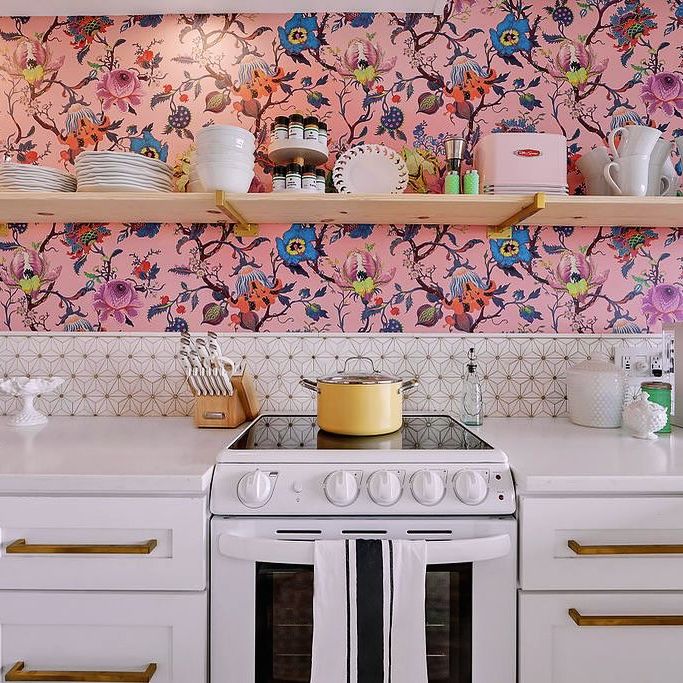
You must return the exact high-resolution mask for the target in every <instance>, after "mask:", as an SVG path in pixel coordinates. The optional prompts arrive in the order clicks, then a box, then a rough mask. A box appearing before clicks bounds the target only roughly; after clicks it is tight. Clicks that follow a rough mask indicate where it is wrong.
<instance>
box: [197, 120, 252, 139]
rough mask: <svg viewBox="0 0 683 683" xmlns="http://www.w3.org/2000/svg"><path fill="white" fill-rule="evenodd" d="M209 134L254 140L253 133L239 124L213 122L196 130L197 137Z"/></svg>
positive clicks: (208, 135) (209, 135)
mask: <svg viewBox="0 0 683 683" xmlns="http://www.w3.org/2000/svg"><path fill="white" fill-rule="evenodd" d="M211 136H231V137H233V138H242V139H243V140H250V141H251V142H255V141H256V138H255V137H254V134H253V133H252V132H251V131H250V130H247V129H246V128H242V127H241V126H226V125H224V124H214V125H213V126H204V127H203V128H200V129H199V131H197V138H204V137H211Z"/></svg>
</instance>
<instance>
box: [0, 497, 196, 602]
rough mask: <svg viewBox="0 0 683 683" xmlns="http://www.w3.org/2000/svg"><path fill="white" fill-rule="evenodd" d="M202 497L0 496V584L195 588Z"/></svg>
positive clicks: (20, 586)
mask: <svg viewBox="0 0 683 683" xmlns="http://www.w3.org/2000/svg"><path fill="white" fill-rule="evenodd" d="M206 507H207V506H206V499H205V498H154V497H149V498H113V497H111V498H90V497H64V498H59V497H37V496H36V497H7V498H0V539H1V546H0V589H49V590H149V591H154V590H203V589H205V588H206V576H207V568H206V561H207V560H206V533H207V511H206Z"/></svg>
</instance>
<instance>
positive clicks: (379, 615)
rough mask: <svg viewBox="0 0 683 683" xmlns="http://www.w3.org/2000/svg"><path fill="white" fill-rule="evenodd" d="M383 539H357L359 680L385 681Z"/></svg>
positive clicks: (379, 682)
mask: <svg viewBox="0 0 683 683" xmlns="http://www.w3.org/2000/svg"><path fill="white" fill-rule="evenodd" d="M383 569H384V567H383V562H382V541H376V540H365V539H358V540H356V606H357V607H356V609H357V633H358V683H382V681H384V633H383V631H384V629H383V625H384V618H383V615H384V612H383V606H384V576H383Z"/></svg>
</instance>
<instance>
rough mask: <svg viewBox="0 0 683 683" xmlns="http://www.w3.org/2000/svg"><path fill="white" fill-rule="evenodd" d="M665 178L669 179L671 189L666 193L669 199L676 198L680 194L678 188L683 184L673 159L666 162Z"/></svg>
mask: <svg viewBox="0 0 683 683" xmlns="http://www.w3.org/2000/svg"><path fill="white" fill-rule="evenodd" d="M664 177H665V178H668V179H669V183H670V184H669V189H668V190H667V191H666V192H665V193H664V194H665V196H667V197H675V196H676V195H677V194H678V187H679V185H680V184H681V178H680V176H679V175H678V173H676V168H675V166H674V162H673V161H672V160H671V157H669V158H668V159H666V160H665V161H664Z"/></svg>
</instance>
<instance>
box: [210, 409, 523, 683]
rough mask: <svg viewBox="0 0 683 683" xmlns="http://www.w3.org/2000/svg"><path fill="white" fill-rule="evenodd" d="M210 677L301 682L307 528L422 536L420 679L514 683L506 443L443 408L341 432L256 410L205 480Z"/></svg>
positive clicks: (322, 533) (225, 682)
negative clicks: (366, 430) (423, 669)
mask: <svg viewBox="0 0 683 683" xmlns="http://www.w3.org/2000/svg"><path fill="white" fill-rule="evenodd" d="M211 512H212V514H213V517H212V521H211V526H212V529H211V539H212V541H211V546H212V547H211V643H212V648H211V672H212V677H211V680H212V683H298V682H305V681H308V680H309V675H310V665H311V640H312V633H313V630H312V629H313V624H312V609H313V598H312V596H313V572H314V570H313V566H312V564H313V545H314V541H315V540H317V539H343V538H350V537H352V538H393V539H396V538H401V539H415V540H417V539H422V540H426V541H427V558H428V560H427V561H428V571H427V576H426V596H427V597H426V615H425V616H426V620H425V629H426V632H427V651H428V652H427V664H428V671H429V683H490V682H491V681H496V683H514V681H515V630H516V600H515V589H516V546H517V540H516V521H515V519H514V512H515V491H514V484H513V480H512V476H511V473H510V469H509V466H508V463H507V457H506V456H505V454H504V453H503V452H502V451H500V450H498V449H496V448H493V447H492V446H490V445H489V444H487V443H486V442H485V441H483V440H482V439H481V438H480V437H478V436H477V435H476V434H475V433H474V432H472V431H470V430H468V429H467V428H465V427H464V426H463V425H461V424H459V423H458V422H457V421H455V420H454V419H453V418H451V417H450V416H447V415H406V416H405V417H404V422H403V428H402V429H401V430H399V431H398V432H395V433H393V434H388V435H385V436H379V437H343V436H336V435H332V434H327V433H325V432H322V431H320V430H319V429H318V428H317V425H316V420H315V416H313V415H264V416H261V417H260V418H258V419H257V420H256V421H255V422H254V423H253V424H252V425H250V426H249V427H248V428H247V429H246V430H245V431H244V432H243V433H242V434H241V435H240V436H239V437H238V438H237V439H236V440H235V441H234V442H233V443H231V444H229V445H228V446H227V447H226V448H225V449H223V451H222V452H221V453H220V454H219V457H218V464H217V466H216V470H215V474H214V480H213V485H212V491H211Z"/></svg>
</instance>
